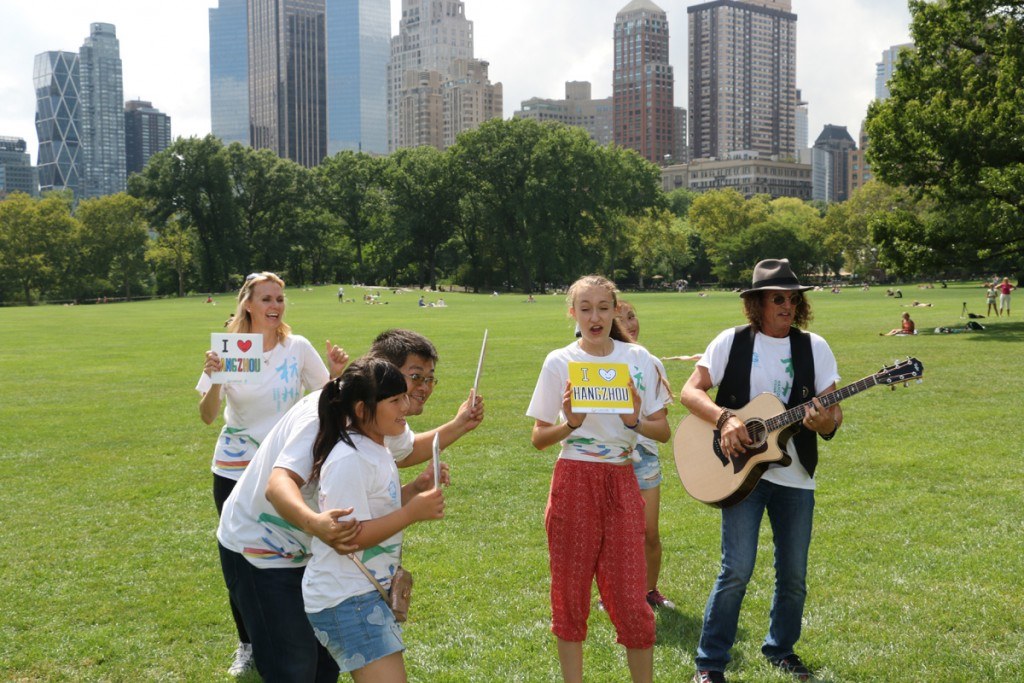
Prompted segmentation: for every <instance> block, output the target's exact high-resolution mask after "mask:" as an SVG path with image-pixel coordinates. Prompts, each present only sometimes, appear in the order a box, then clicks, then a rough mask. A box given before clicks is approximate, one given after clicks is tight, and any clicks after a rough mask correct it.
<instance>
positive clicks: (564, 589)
mask: <svg viewBox="0 0 1024 683" xmlns="http://www.w3.org/2000/svg"><path fill="white" fill-rule="evenodd" d="M568 304H569V315H570V317H572V318H574V319H575V321H576V323H577V325H578V326H579V329H580V335H581V336H580V338H579V339H576V340H574V341H573V343H571V344H569V345H568V346H566V347H564V348H561V349H556V350H554V351H552V352H551V353H549V354H548V356H547V358H546V359H545V360H544V365H543V367H542V368H541V372H540V377H539V378H538V380H537V386H536V388H535V389H534V392H533V398H532V399H531V401H530V406H529V408H528V409H527V411H526V414H527V415H528V416H529V417H532V418H533V419H534V421H535V422H534V426H533V433H532V436H531V441H532V443H533V445H534V447H536V448H537V449H539V450H543V449H545V448H547V447H549V446H552V445H554V444H556V443H557V444H560V452H559V455H558V460H557V461H556V463H555V471H554V475H553V477H552V481H551V492H550V494H549V498H548V505H547V510H546V512H545V519H544V524H545V529H546V530H547V537H548V553H549V557H550V567H551V608H552V619H551V622H552V623H551V630H552V632H553V633H554V634H555V636H556V637H557V638H558V657H559V663H560V665H561V669H562V677H563V679H564V680H566V681H582V680H583V641H584V640H585V639H586V636H587V617H588V616H589V614H590V591H591V586H592V584H593V581H594V578H595V576H596V578H597V585H598V590H599V591H600V593H601V599H602V601H603V602H604V605H605V607H606V609H607V610H608V616H609V618H610V619H611V621H612V624H613V625H614V626H615V630H616V632H617V635H618V637H617V639H616V640H617V642H618V643H620V644H622V645H624V646H625V648H626V659H627V662H628V664H629V671H630V675H631V677H632V679H633V681H651V680H652V678H653V666H654V657H653V646H654V614H653V613H652V611H651V608H650V606H649V605H648V604H647V601H646V600H645V595H646V593H647V588H646V582H647V578H646V563H645V560H644V503H643V499H642V498H641V496H640V489H639V486H638V485H637V479H636V476H635V475H634V474H633V469H632V466H631V461H630V458H629V456H630V453H631V452H632V451H633V449H634V448H635V446H636V438H637V435H638V434H642V435H644V436H646V437H649V438H652V439H655V440H657V441H660V442H665V441H667V440H668V438H669V435H670V429H669V425H668V419H667V417H666V410H665V402H666V400H667V399H668V394H667V393H666V392H665V391H664V390H663V389H661V383H660V381H659V376H658V372H657V368H656V364H655V363H654V358H653V357H652V356H651V354H649V353H648V352H647V350H646V349H644V348H643V347H642V346H639V345H637V344H632V343H630V340H629V336H628V335H627V334H626V333H625V331H624V330H623V328H622V327H621V325H620V322H619V321H618V320H617V318H616V309H617V306H618V292H617V290H616V289H615V285H614V284H613V283H612V282H611V281H610V280H608V279H606V278H604V277H601V276H598V275H588V276H586V277H583V278H580V279H579V280H577V281H576V282H575V283H573V285H572V286H571V287H570V288H569V296H568ZM572 362H583V363H593V364H599V365H605V364H607V365H609V366H610V365H611V364H613V363H616V364H624V365H625V366H626V367H627V368H628V371H629V374H630V377H631V379H630V391H631V394H632V397H633V411H632V412H631V413H627V414H608V413H595V412H590V413H583V412H575V411H574V410H573V405H572V385H571V383H570V381H569V363H572ZM602 374H604V373H602Z"/></svg>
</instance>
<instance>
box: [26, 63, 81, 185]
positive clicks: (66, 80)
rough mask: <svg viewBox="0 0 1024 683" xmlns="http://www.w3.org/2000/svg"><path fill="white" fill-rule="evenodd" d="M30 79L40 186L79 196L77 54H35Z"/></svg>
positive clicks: (78, 82) (79, 140) (79, 116)
mask: <svg viewBox="0 0 1024 683" xmlns="http://www.w3.org/2000/svg"><path fill="white" fill-rule="evenodd" d="M32 81H33V85H34V86H35V89H36V135H37V136H38V137H39V153H38V154H37V155H36V164H37V166H38V168H39V189H40V190H41V191H47V190H63V189H69V190H71V191H72V192H74V194H75V196H76V197H78V196H79V192H80V187H79V185H80V183H81V177H82V174H83V169H82V158H81V157H82V149H81V147H82V143H81V135H80V134H79V127H80V126H81V125H82V112H81V104H80V101H79V94H78V92H79V87H80V80H79V65H78V53H77V52H62V51H52V52H43V53H42V54H38V55H36V60H35V66H34V68H33V71H32Z"/></svg>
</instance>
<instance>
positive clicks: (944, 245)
mask: <svg viewBox="0 0 1024 683" xmlns="http://www.w3.org/2000/svg"><path fill="white" fill-rule="evenodd" d="M910 12H911V19H912V22H911V33H912V36H913V39H914V45H915V47H914V49H913V50H908V51H905V52H904V53H903V54H902V55H901V58H900V60H899V64H898V68H897V70H896V72H895V74H894V76H893V77H892V79H891V80H890V82H889V90H890V91H891V93H892V96H891V97H890V98H889V99H887V100H885V101H883V102H876V103H874V104H872V105H871V107H870V109H869V111H868V121H867V130H868V135H869V138H870V140H871V143H870V146H869V147H868V152H867V154H868V160H869V162H870V163H871V166H872V169H873V170H874V172H875V175H876V176H877V177H878V178H880V179H881V180H883V181H885V182H886V183H888V184H890V185H906V186H907V187H909V188H910V189H911V191H913V192H914V193H915V195H916V196H928V197H931V198H932V199H934V200H935V202H936V203H937V208H938V209H939V211H940V215H939V219H938V220H935V221H931V222H930V223H928V224H927V225H925V224H920V222H917V224H916V225H915V221H910V220H904V219H906V218H909V217H907V216H904V217H903V218H901V219H899V220H898V221H897V223H898V224H899V225H901V226H902V227H901V228H900V229H899V230H890V229H887V230H885V231H883V234H882V236H883V237H884V238H886V239H888V238H890V237H895V236H896V235H906V234H908V233H907V231H908V230H911V231H912V232H913V234H914V235H916V238H920V239H924V240H926V242H925V244H926V246H928V247H930V248H932V249H933V250H935V251H936V252H940V251H944V252H946V253H947V254H951V255H952V256H953V257H954V258H967V259H971V260H972V261H975V262H977V261H978V260H979V259H982V258H990V257H993V256H997V257H998V256H1005V255H1014V256H1015V257H1016V258H1018V262H1019V257H1020V255H1021V254H1022V252H1024V88H1021V83H1022V82H1024V3H1022V2H1020V1H1019V0H1018V1H1006V0H1004V1H997V0H941V1H938V2H929V1H925V0H911V2H910ZM943 215H956V216H957V217H958V219H959V220H957V221H950V220H946V219H944V218H943ZM916 238H915V239H916Z"/></svg>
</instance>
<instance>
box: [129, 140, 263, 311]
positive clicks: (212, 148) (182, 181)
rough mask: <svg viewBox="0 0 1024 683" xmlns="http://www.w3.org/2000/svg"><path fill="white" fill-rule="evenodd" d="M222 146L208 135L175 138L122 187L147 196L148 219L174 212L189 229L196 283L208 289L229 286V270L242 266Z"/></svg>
mask: <svg viewBox="0 0 1024 683" xmlns="http://www.w3.org/2000/svg"><path fill="white" fill-rule="evenodd" d="M223 150H224V145H223V144H222V143H221V141H220V140H219V139H217V138H216V137H214V136H213V135H207V136H206V137H205V138H188V139H185V138H178V139H177V140H175V141H174V142H173V143H172V144H171V146H170V147H168V148H167V149H165V150H164V151H163V152H160V153H159V154H155V155H153V156H152V157H151V158H150V160H149V163H148V164H147V165H146V168H145V169H144V170H143V171H142V173H136V174H134V175H133V176H131V177H130V178H129V179H128V192H129V193H130V194H131V195H132V196H134V197H139V198H140V199H144V200H145V201H146V202H147V206H148V207H149V219H150V222H151V223H152V224H153V225H155V226H160V225H164V224H165V223H166V222H167V221H168V220H169V219H171V218H174V219H175V220H177V221H178V222H179V223H180V224H181V225H182V226H183V227H184V228H186V229H188V230H193V231H195V235H196V240H197V242H198V244H199V263H200V273H201V278H202V283H203V287H204V289H206V290H208V291H226V290H228V289H231V288H232V286H233V283H232V281H231V274H232V273H238V272H241V271H242V270H245V268H246V266H247V260H246V258H245V253H246V252H245V247H244V245H242V244H241V241H240V240H239V233H238V211H237V208H236V206H235V201H234V197H233V196H232V181H231V177H230V168H229V159H228V156H227V155H226V154H224V153H223Z"/></svg>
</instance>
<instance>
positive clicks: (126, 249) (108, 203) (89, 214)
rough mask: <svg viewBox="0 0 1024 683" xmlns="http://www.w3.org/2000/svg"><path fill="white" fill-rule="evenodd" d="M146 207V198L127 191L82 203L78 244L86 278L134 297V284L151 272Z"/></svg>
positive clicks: (76, 212)
mask: <svg viewBox="0 0 1024 683" xmlns="http://www.w3.org/2000/svg"><path fill="white" fill-rule="evenodd" d="M145 209H146V206H145V203H144V202H143V201H142V200H140V199H137V198H135V197H131V196H129V195H127V194H124V193H119V194H113V195H107V196H104V197H97V198H95V199H86V200H83V201H82V202H81V203H80V204H79V205H78V208H77V209H76V211H75V217H76V218H78V221H79V230H78V240H77V242H78V244H77V246H78V250H79V259H80V260H81V264H82V266H84V267H83V268H82V269H81V271H80V272H81V275H82V277H83V278H84V279H91V280H92V281H93V282H95V283H98V286H100V287H104V286H106V287H110V288H111V289H112V290H113V289H120V291H121V292H122V293H123V294H124V297H125V298H126V299H130V298H131V296H132V287H133V286H134V287H139V286H140V282H141V281H142V280H143V279H144V276H145V275H146V273H147V270H146V246H147V244H148V242H149V225H148V222H147V221H146V215H145ZM83 281H84V280H83ZM97 293H100V292H97Z"/></svg>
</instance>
